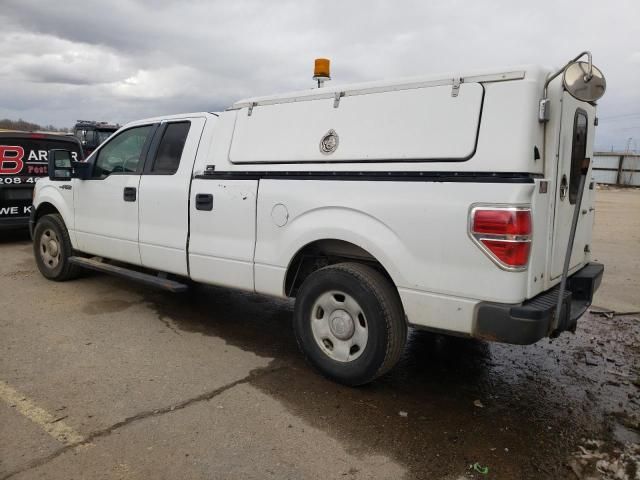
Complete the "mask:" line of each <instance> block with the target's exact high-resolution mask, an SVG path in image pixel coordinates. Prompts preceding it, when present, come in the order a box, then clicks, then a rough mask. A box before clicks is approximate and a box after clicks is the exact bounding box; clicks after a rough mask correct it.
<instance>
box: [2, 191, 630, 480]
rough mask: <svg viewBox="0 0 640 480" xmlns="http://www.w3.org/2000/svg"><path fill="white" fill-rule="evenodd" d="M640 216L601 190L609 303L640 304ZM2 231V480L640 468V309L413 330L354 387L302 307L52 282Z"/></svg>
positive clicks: (522, 474)
mask: <svg viewBox="0 0 640 480" xmlns="http://www.w3.org/2000/svg"><path fill="white" fill-rule="evenodd" d="M639 212H640V192H639V191H633V192H632V191H611V190H603V191H600V192H598V204H597V226H596V233H595V240H594V245H593V251H594V257H595V258H598V259H600V260H601V261H604V262H605V263H606V264H607V270H606V273H605V280H604V284H603V287H602V291H601V292H600V293H599V294H598V297H597V301H596V303H597V305H598V307H599V308H598V309H595V308H594V310H598V311H600V310H603V309H607V310H617V311H637V310H640V305H639V303H640V301H639V300H638V298H639V296H638V292H639V287H640V272H639V269H638V259H639V254H638V247H639V245H640V243H639V241H638V240H639V238H640V223H639V219H640V213H639ZM612 233H613V235H612ZM1 238H2V239H1V240H0V260H2V261H1V262H0V479H6V478H12V479H13V478H15V479H29V478H49V479H69V478H108V479H115V478H118V479H119V478H140V479H146V478H170V479H174V478H202V479H205V478H206V479H210V478H225V479H226V478H256V479H257V478H260V479H262V478H292V479H293V478H295V479H297V478H322V479H326V478H341V479H342V478H344V479H360V478H372V477H376V478H403V477H404V478H443V479H459V478H486V479H489V478H490V479H494V478H500V479H503V478H524V479H540V478H576V475H578V476H580V477H582V478H587V477H588V476H589V475H590V474H594V475H595V476H594V477H593V478H602V477H604V478H607V477H606V475H609V477H608V478H614V477H613V475H615V474H616V473H615V472H617V473H618V475H620V476H619V477H616V478H640V473H638V472H637V468H638V464H637V458H638V453H639V452H638V447H637V445H636V444H637V442H638V441H639V425H638V422H639V419H640V417H639V416H638V415H639V414H640V388H639V386H640V381H639V376H640V327H639V323H638V321H639V320H638V316H637V315H626V316H616V315H613V314H607V315H601V314H595V313H590V314H588V315H586V316H585V317H584V318H583V319H582V320H581V321H580V323H579V326H578V331H577V333H576V335H571V334H564V335H562V336H561V337H560V338H558V339H556V340H553V341H551V340H544V341H541V342H539V343H538V344H536V345H532V346H528V347H516V346H509V345H499V344H488V343H484V342H480V341H474V340H467V339H460V338H452V337H443V336H438V335H433V334H426V333H423V332H412V334H411V337H410V342H409V346H408V348H407V351H406V354H405V356H404V358H403V361H402V362H401V364H400V365H399V366H398V367H397V368H396V369H395V370H394V371H393V372H392V373H391V374H390V375H388V376H387V377H384V378H383V379H381V380H380V381H377V382H375V383H374V384H372V385H370V386H367V387H364V388H358V389H350V388H345V387H341V386H337V385H335V384H333V383H331V382H328V381H326V380H324V379H323V378H321V377H319V376H318V375H316V374H315V373H314V372H313V371H311V370H310V368H309V367H307V366H306V365H305V363H304V361H303V360H302V357H301V355H300V354H299V353H298V351H297V347H296V345H295V340H294V337H293V334H292V330H291V305H290V303H288V302H281V301H273V300H270V299H267V298H264V297H259V296H255V295H249V294H244V293H238V292H231V291H227V290H223V289H217V288H198V289H195V290H194V291H192V292H190V293H188V294H185V295H168V294H165V293H162V292H158V291H155V290H152V289H150V288H146V287H143V286H140V285H136V284H132V283H131V282H127V281H124V280H119V279H115V278H111V277H108V276H104V275H97V274H96V275H86V276H85V277H83V278H81V279H79V280H76V281H73V282H68V283H62V284H58V283H52V282H47V281H45V280H44V279H43V278H42V277H41V276H40V274H39V273H38V272H37V271H36V268H35V265H34V262H33V258H32V253H31V246H30V243H29V241H28V239H27V237H26V236H25V235H24V234H16V235H6V234H3V236H2V237H1ZM600 307H603V308H600ZM596 467H598V468H599V469H600V471H601V472H609V474H603V473H597V472H596ZM485 468H487V469H488V470H487V471H486V473H482V472H485V470H484V469H485ZM594 472H595V473H594ZM625 475H626V476H625Z"/></svg>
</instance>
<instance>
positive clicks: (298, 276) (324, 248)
mask: <svg viewBox="0 0 640 480" xmlns="http://www.w3.org/2000/svg"><path fill="white" fill-rule="evenodd" d="M343 262H354V263H362V264H365V265H369V266H371V267H373V268H375V269H376V270H378V271H379V272H380V273H382V274H383V275H384V276H385V277H386V278H387V279H388V280H389V281H390V282H391V284H392V285H393V287H394V288H396V289H397V285H396V282H395V281H394V279H393V276H392V275H391V274H390V273H389V270H388V269H387V268H386V267H385V265H384V264H383V263H382V262H381V261H380V260H379V259H378V258H377V257H376V256H374V255H373V254H371V253H370V252H369V251H367V250H366V249H365V248H363V247H361V246H359V245H356V244H355V243H352V242H350V241H346V240H342V239H337V238H322V239H317V240H313V241H310V242H308V243H306V244H305V245H304V246H302V247H300V248H299V249H298V250H297V252H296V253H295V255H293V257H292V258H291V260H290V261H289V264H288V265H287V269H286V273H285V276H284V293H285V295H286V296H288V297H295V296H296V293H297V291H298V289H299V288H300V286H301V285H302V283H303V282H304V280H305V279H306V278H307V277H308V276H309V275H311V274H312V273H313V272H315V271H317V270H319V269H320V268H323V267H326V266H328V265H335V264H337V263H343Z"/></svg>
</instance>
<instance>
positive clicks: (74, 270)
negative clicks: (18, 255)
mask: <svg viewBox="0 0 640 480" xmlns="http://www.w3.org/2000/svg"><path fill="white" fill-rule="evenodd" d="M33 253H34V255H35V258H36V264H37V265H38V270H40V273H42V275H43V276H44V277H46V278H48V279H50V280H55V281H60V282H61V281H64V280H71V279H73V278H75V277H77V276H78V267H77V266H75V265H72V264H71V263H69V257H71V256H72V255H73V248H72V246H71V240H70V239H69V232H68V231H67V227H66V226H65V224H64V221H63V220H62V217H61V216H60V215H58V214H50V215H44V216H43V217H41V218H40V219H38V223H36V227H35V229H34V231H33Z"/></svg>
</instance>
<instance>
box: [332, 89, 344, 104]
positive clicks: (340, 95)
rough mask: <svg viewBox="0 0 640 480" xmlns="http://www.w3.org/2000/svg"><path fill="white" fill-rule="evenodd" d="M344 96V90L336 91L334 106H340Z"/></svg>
mask: <svg viewBox="0 0 640 480" xmlns="http://www.w3.org/2000/svg"><path fill="white" fill-rule="evenodd" d="M342 97H344V92H336V93H334V94H333V108H338V107H339V106H340V99H341V98H342Z"/></svg>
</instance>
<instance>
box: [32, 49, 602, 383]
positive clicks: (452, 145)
mask: <svg viewBox="0 0 640 480" xmlns="http://www.w3.org/2000/svg"><path fill="white" fill-rule="evenodd" d="M584 54H586V55H588V57H589V58H588V62H587V61H577V60H578V59H579V58H580V56H578V57H576V58H575V59H574V60H572V61H571V62H569V63H568V64H567V65H566V66H565V67H563V68H561V69H559V70H551V69H545V68H541V67H518V68H510V69H504V70H498V71H490V72H480V73H470V74H451V75H442V76H434V77H427V78H413V79H410V80H399V81H386V82H376V83H366V84H358V85H348V86H334V87H326V86H323V87H322V88H316V89H311V90H308V91H302V92H294V93H288V94H283V95H276V96H269V97H260V98H252V99H248V100H244V101H240V102H238V103H236V104H234V105H233V106H232V107H230V108H229V109H228V110H226V111H224V112H220V113H194V114H184V115H172V116H166V117H158V118H151V119H147V120H141V121H136V122H132V123H130V124H128V125H125V126H124V127H122V128H121V129H120V130H118V132H116V133H115V134H114V135H113V136H112V137H111V138H110V139H109V140H108V141H107V142H105V143H104V144H102V145H101V146H100V147H99V148H98V149H97V150H96V151H95V152H93V154H92V155H91V156H90V157H89V158H88V160H87V161H86V162H72V161H70V158H69V156H68V154H67V152H65V151H63V150H57V151H52V152H50V155H49V158H50V160H49V161H50V167H49V177H50V178H49V179H43V180H42V181H40V182H38V183H37V187H36V191H35V197H34V201H33V205H34V208H33V209H32V215H31V229H32V236H33V240H34V244H33V245H34V253H35V258H36V261H37V264H38V267H39V269H40V271H41V272H42V274H43V275H44V276H45V277H47V278H49V279H51V280H58V281H60V280H68V279H71V278H73V277H74V276H76V274H77V272H78V269H79V268H83V267H85V268H92V269H96V270H102V271H106V272H110V273H114V274H117V275H121V276H126V277H129V278H132V279H136V280H139V281H142V282H146V283H149V284H153V285H155V286H157V287H160V288H165V289H168V290H172V291H180V290H183V289H185V288H186V285H185V280H184V279H190V280H191V281H195V282H202V283H206V284H213V285H222V286H227V287H230V288H237V289H243V290H247V291H251V292H257V293H261V294H265V295H273V296H278V297H295V314H294V329H295V333H296V337H297V340H298V343H299V345H300V347H301V349H302V351H303V352H304V354H305V355H306V357H307V358H308V359H309V361H310V362H311V364H312V365H314V366H315V367H316V368H317V369H318V370H320V371H321V372H322V373H323V374H325V375H326V376H328V377H330V378H332V379H334V380H337V381H339V382H342V383H345V384H349V385H358V384H363V383H366V382H369V381H372V380H373V379H375V378H376V377H378V376H380V375H382V374H384V373H385V372H387V371H388V370H389V369H391V368H392V367H393V365H394V364H395V363H396V361H397V360H398V359H399V357H400V355H401V353H402V351H403V347H404V344H405V340H406V337H407V330H408V327H410V326H411V327H415V328H424V329H429V330H433V331H436V332H442V333H449V334H454V335H465V336H470V337H475V338H480V339H486V340H493V341H501V342H508V343H514V344H529V343H533V342H536V341H538V340H539V339H541V338H543V337H547V336H555V335H557V334H559V333H560V332H562V331H566V330H569V331H573V330H575V327H576V322H577V319H578V318H579V317H580V316H581V315H582V314H583V313H584V311H585V310H586V308H587V307H588V306H589V305H590V303H591V299H592V297H593V293H594V291H595V290H596V289H597V288H598V286H599V284H600V281H601V278H602V273H603V266H602V265H600V264H596V263H592V262H590V257H589V250H590V242H591V230H592V223H593V217H594V213H593V210H594V209H593V201H594V193H595V190H594V182H593V181H592V180H591V179H590V173H591V169H590V162H589V158H590V157H591V155H592V145H593V137H594V125H595V124H596V123H597V122H596V116H595V100H597V99H598V98H599V97H600V96H601V95H602V94H603V93H604V88H605V84H604V77H603V76H602V74H601V72H600V71H599V70H598V69H597V68H596V67H595V66H593V65H592V64H591V56H590V54H588V52H585V53H584ZM567 252H568V255H567Z"/></svg>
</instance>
